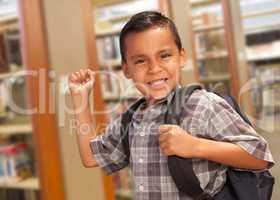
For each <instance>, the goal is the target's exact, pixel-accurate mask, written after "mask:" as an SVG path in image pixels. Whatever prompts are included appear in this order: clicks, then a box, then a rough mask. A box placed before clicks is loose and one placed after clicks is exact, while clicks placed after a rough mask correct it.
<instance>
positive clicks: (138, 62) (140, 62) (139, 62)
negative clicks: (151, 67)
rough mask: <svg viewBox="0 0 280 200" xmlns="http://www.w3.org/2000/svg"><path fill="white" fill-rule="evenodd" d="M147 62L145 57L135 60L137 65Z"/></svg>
mask: <svg viewBox="0 0 280 200" xmlns="http://www.w3.org/2000/svg"><path fill="white" fill-rule="evenodd" d="M144 62H145V60H144V59H138V60H136V61H135V62H134V64H135V65H140V64H143V63H144Z"/></svg>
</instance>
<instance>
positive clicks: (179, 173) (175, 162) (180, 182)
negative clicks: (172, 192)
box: [165, 85, 211, 200]
mask: <svg viewBox="0 0 280 200" xmlns="http://www.w3.org/2000/svg"><path fill="white" fill-rule="evenodd" d="M198 89H202V87H201V86H200V85H191V86H188V87H182V88H179V89H178V90H177V91H176V92H175V95H174V96H173V99H172V100H171V102H170V104H169V106H168V108H167V112H166V115H165V123H166V124H180V116H181V112H182V110H183V109H184V107H183V106H184V102H187V100H188V98H189V97H190V96H191V94H192V93H193V92H194V91H195V90H198ZM168 168H169V172H170V175H171V176H172V178H173V180H174V182H175V184H176V186H177V188H178V190H179V191H180V192H182V193H185V194H187V195H189V196H191V197H193V198H194V199H195V200H206V199H211V197H210V196H209V194H207V193H204V191H203V190H202V189H201V187H200V182H199V180H198V178H197V176H196V175H195V173H194V171H193V166H192V159H191V158H190V159H188V158H181V157H178V156H168Z"/></svg>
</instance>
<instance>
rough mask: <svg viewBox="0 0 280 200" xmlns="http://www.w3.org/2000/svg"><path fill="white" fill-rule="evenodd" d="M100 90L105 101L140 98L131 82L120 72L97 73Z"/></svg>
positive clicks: (106, 71) (105, 71) (104, 71)
mask: <svg viewBox="0 0 280 200" xmlns="http://www.w3.org/2000/svg"><path fill="white" fill-rule="evenodd" d="M99 74H100V80H101V83H102V84H101V89H102V94H103V98H104V99H105V100H115V101H120V100H122V99H129V98H132V99H135V98H138V97H139V96H140V94H139V92H138V90H137V89H136V87H135V86H134V84H133V82H132V81H131V80H129V79H127V78H125V76H124V74H123V72H122V71H121V70H103V71H100V72H99Z"/></svg>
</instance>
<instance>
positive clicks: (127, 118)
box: [121, 98, 145, 163]
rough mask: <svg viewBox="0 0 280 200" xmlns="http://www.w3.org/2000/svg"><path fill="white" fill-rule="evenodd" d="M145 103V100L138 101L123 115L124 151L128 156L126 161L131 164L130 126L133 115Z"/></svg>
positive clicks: (122, 136)
mask: <svg viewBox="0 0 280 200" xmlns="http://www.w3.org/2000/svg"><path fill="white" fill-rule="evenodd" d="M144 101H145V98H141V99H139V100H138V101H136V102H135V103H134V104H132V106H130V107H129V109H128V110H127V111H126V112H124V113H123V114H122V118H121V138H122V139H121V140H122V145H123V149H124V152H125V155H126V160H127V161H128V163H129V157H130V149H129V141H128V139H129V137H128V136H129V134H128V131H129V125H130V122H131V119H132V116H133V114H134V113H135V111H136V110H137V108H138V107H139V106H140V105H141V104H142V103H143V102H144Z"/></svg>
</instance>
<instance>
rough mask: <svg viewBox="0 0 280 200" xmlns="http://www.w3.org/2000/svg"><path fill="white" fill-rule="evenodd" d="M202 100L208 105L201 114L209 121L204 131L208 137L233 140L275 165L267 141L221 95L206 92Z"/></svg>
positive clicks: (259, 157)
mask: <svg viewBox="0 0 280 200" xmlns="http://www.w3.org/2000/svg"><path fill="white" fill-rule="evenodd" d="M205 94H206V95H205V97H204V98H203V99H202V100H201V101H203V102H201V103H202V104H204V105H209V106H207V107H206V108H207V109H205V110H204V111H205V112H203V113H201V114H202V116H201V118H200V119H201V120H203V121H202V122H205V121H207V122H208V123H206V126H202V127H204V128H203V129H204V130H203V132H204V133H206V137H208V138H210V139H214V140H217V141H225V142H231V143H234V144H237V145H239V146H240V147H241V148H242V149H244V150H245V151H246V152H248V153H249V154H251V155H253V156H255V157H256V158H258V159H261V160H265V161H268V162H269V166H268V167H271V166H273V165H274V160H273V157H272V154H271V152H270V150H269V147H268V143H267V141H266V140H265V139H264V138H263V137H262V136H261V135H259V134H258V133H256V131H255V130H254V129H253V128H252V127H251V126H250V125H249V124H247V123H246V122H244V120H243V119H242V118H241V117H240V115H239V114H238V113H237V112H236V111H235V110H234V109H233V108H232V107H231V106H230V105H229V104H228V103H227V102H226V101H225V100H224V99H223V98H221V97H219V96H217V95H215V94H212V93H208V92H206V93H205Z"/></svg>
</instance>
